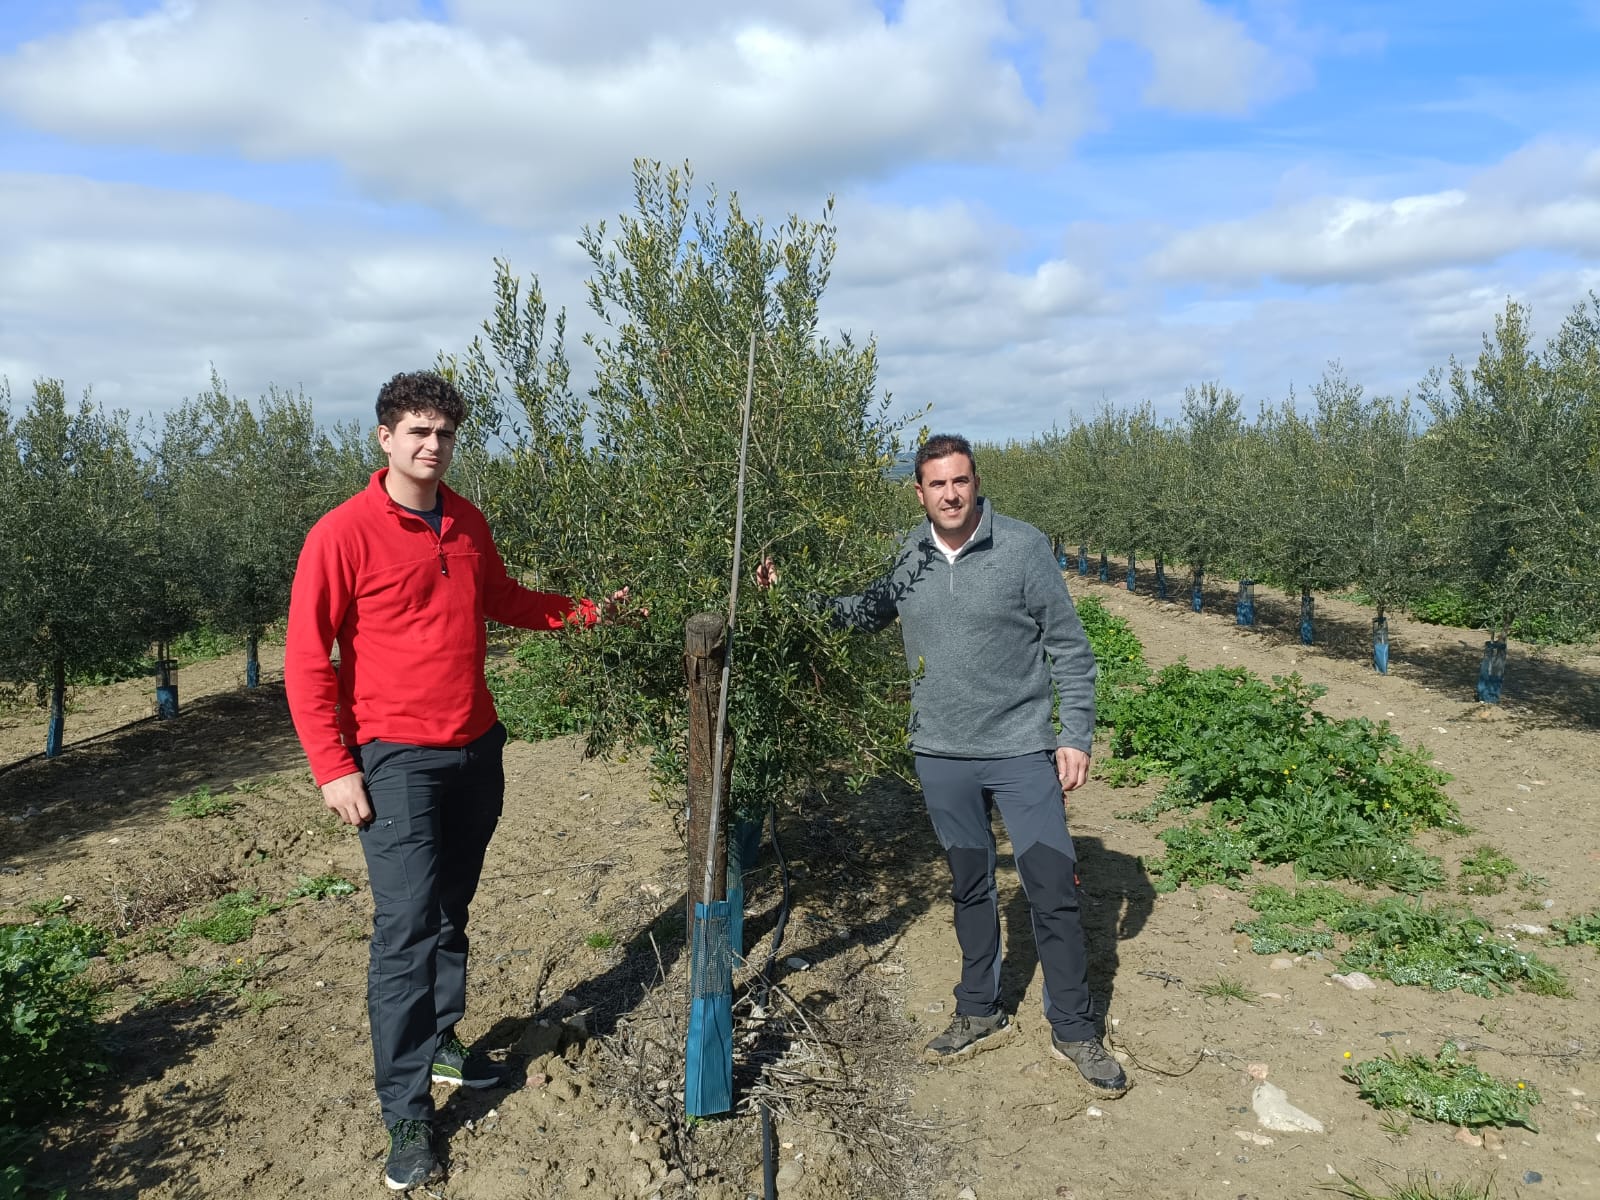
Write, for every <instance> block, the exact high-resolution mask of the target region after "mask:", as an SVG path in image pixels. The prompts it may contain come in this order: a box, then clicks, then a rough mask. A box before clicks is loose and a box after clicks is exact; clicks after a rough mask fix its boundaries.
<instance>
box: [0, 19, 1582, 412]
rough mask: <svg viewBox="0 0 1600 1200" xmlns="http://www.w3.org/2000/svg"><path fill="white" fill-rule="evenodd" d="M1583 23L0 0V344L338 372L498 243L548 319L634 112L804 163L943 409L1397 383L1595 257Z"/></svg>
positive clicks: (710, 158)
mask: <svg viewBox="0 0 1600 1200" xmlns="http://www.w3.org/2000/svg"><path fill="white" fill-rule="evenodd" d="M1596 61H1600V3H1597V2H1596V0H1587V2H1579V0H1572V2H1566V0H1531V2H1530V3H1529V4H1526V5H1521V6H1516V7H1515V8H1513V6H1509V5H1504V4H1502V3H1498V2H1493V0H1476V2H1458V3H1450V4H1446V3H1438V2H1433V0H1424V2H1414V3H1409V4H1405V5H1395V4H1390V3H1339V4H1312V3H1309V2H1299V0H1241V2H1239V3H1229V4H1222V3H1206V2H1205V0H1099V2H1093V0H1082V2H1081V3H1080V2H1077V0H897V2H894V3H887V2H876V3H875V2H874V0H781V2H780V0H755V2H752V0H746V2H744V3H732V2H729V0H682V2H681V3H680V4H677V5H661V4H659V3H656V2H654V0H610V2H609V3H600V2H598V0H597V2H596V3H591V4H589V5H586V6H577V5H543V4H532V3H528V2H527V0H275V2H274V3H273V4H270V5H269V4H262V3H260V2H259V0H159V2H143V3H137V4H134V3H117V2H115V0H102V2H96V3H30V4H23V3H9V4H6V3H0V279H4V280H5V281H6V284H5V287H4V288H3V289H0V375H4V376H6V377H7V378H8V379H9V380H10V383H11V387H12V391H13V394H14V396H16V395H18V394H19V393H20V394H25V393H26V391H27V388H28V385H29V383H30V382H31V380H32V379H34V378H37V377H39V376H52V377H60V378H63V379H65V380H66V381H67V383H68V385H69V387H71V388H73V389H78V388H83V387H92V388H93V390H94V394H95V395H96V396H98V397H99V398H100V399H102V400H104V401H106V402H107V403H110V404H114V405H117V406H120V407H126V408H129V409H131V410H133V411H135V412H136V413H147V412H159V411H161V410H163V409H165V408H167V407H169V406H171V405H172V404H174V403H176V402H178V401H180V400H181V399H183V398H184V397H185V396H188V395H192V394H194V393H195V392H196V391H198V390H200V389H201V388H203V387H204V386H205V385H206V382H207V380H208V378H209V374H210V370H211V368H212V366H215V368H216V369H217V370H218V371H219V372H220V373H221V374H222V375H223V377H224V378H226V379H227V380H228V381H229V383H230V384H231V385H232V387H233V389H234V390H235V391H237V392H240V393H243V394H246V395H253V394H256V393H259V392H262V391H264V390H265V389H266V388H267V387H268V386H269V385H270V384H277V385H280V386H287V387H291V388H292V387H296V386H303V387H304V388H305V390H306V392H307V393H308V394H309V395H310V396H311V397H312V398H313V400H314V401H315V403H316V406H317V411H318V413H319V415H321V416H322V417H324V418H325V419H328V420H333V419H340V418H348V417H351V416H359V415H363V414H364V413H366V412H367V411H368V406H369V404H370V398H371V396H372V395H373V394H374V392H375V390H376V387H377V385H378V383H379V382H381V381H382V379H384V378H386V377H387V376H388V375H389V374H391V373H393V372H394V371H396V370H399V369H404V368H408V367H411V366H415V365H419V364H425V363H428V362H430V361H432V359H433V358H434V356H435V354H436V353H437V352H439V351H441V350H443V351H446V352H452V351H459V350H461V349H463V348H464V347H465V346H466V344H467V343H468V342H469V341H470V339H471V337H472V336H473V334H474V332H475V331H476V329H477V327H478V325H479V323H480V322H481V321H482V320H483V318H484V317H485V316H487V315H488V310H489V306H490V304H491V303H492V293H491V288H490V284H491V275H492V260H493V258H494V256H496V255H502V256H504V257H506V258H508V259H509V260H510V261H511V263H512V265H513V267H514V268H515V269H516V270H518V271H519V272H521V273H524V274H529V273H533V274H537V275H539V277H540V278H541V280H542V282H543V284H544V286H545V290H546V293H547V295H548V296H549V297H550V299H551V300H552V302H553V303H554V304H556V305H563V304H564V305H565V306H566V307H567V308H568V309H569V310H570V312H571V314H572V318H573V323H574V326H575V329H576V331H577V332H581V331H582V329H583V328H584V324H585V322H586V321H587V320H588V315H587V313H586V311H585V310H584V305H583V291H582V279H583V276H584V263H583V261H582V258H581V255H580V254H579V253H578V251H577V249H576V245H575V240H576V237H577V234H578V231H579V229H580V228H581V226H582V225H584V224H585V223H592V222H594V221H596V220H598V219H600V218H605V217H608V216H612V215H614V214H616V213H618V212H619V211H622V210H624V209H625V208H626V207H627V205H628V203H629V200H630V188H629V170H630V164H631V160H632V158H633V157H634V156H635V155H642V156H646V157H653V158H660V159H663V160H666V161H669V162H675V161H682V160H684V159H688V160H690V161H692V162H693V163H694V164H695V168H696V174H697V177H698V178H699V179H700V180H701V181H703V182H706V183H712V182H714V183H715V184H716V185H717V186H718V188H719V189H720V190H722V191H724V192H726V191H728V190H737V191H738V192H739V193H740V194H741V196H742V198H743V199H744V201H745V205H746V208H747V210H754V211H757V212H760V213H762V214H764V215H765V216H767V217H768V218H769V219H772V220H776V219H778V218H780V217H781V216H783V215H784V214H785V213H787V212H789V211H798V212H800V213H801V214H803V215H806V216H813V215H816V214H818V213H819V212H820V210H821V206H822V203H823V200H824V199H825V198H826V197H827V196H830V195H832V196H834V197H836V209H835V215H836V218H837V221H838V226H839V243H840V253H839V258H838V261H837V268H836V271H835V275H834V279H833V283H832V285H831V287H830V290H829V295H828V299H827V306H826V310H825V312H826V320H827V323H828V324H829V326H830V327H831V328H835V329H837V328H845V329H848V330H850V331H851V332H852V333H854V334H855V335H857V336H858V337H861V336H866V335H869V334H870V335H873V336H875V337H876V338H877V340H878V345H879V348H880V352H881V357H882V383H883V386H884V387H885V388H886V389H887V390H889V391H890V392H892V393H893V394H894V396H895V397H896V399H897V401H898V402H899V403H901V404H902V405H903V406H904V408H905V409H906V410H912V409H916V408H920V407H922V406H924V405H928V404H931V405H932V406H933V416H932V418H931V420H932V422H933V423H934V424H936V425H939V426H940V427H943V428H954V429H960V430H962V431H964V432H968V433H970V434H972V435H974V436H977V437H983V438H1006V437H1025V436H1027V435H1028V434H1030V433H1032V432H1035V431H1037V430H1041V429H1045V428H1048V427H1050V426H1051V425H1058V424H1062V423H1065V422H1066V421H1067V420H1069V419H1070V418H1071V416H1072V415H1073V414H1087V413H1089V412H1091V411H1093V410H1094V409H1096V408H1098V407H1099V406H1100V405H1101V404H1103V403H1105V402H1107V401H1110V402H1112V403H1116V404H1137V403H1140V402H1144V401H1149V402H1150V403H1151V404H1153V405H1154V406H1155V407H1156V408H1157V409H1158V411H1161V412H1165V413H1172V412H1175V411H1176V409H1177V406H1178V404H1179V402H1180V401H1181V398H1182V395H1183V390H1184V388H1185V386H1187V385H1190V384H1194V383H1198V382H1200V381H1203V380H1212V379H1216V380H1220V381H1221V382H1223V383H1225V384H1227V385H1228V386H1231V387H1233V388H1234V389H1235V390H1237V391H1239V392H1241V393H1242V394H1243V395H1244V396H1245V397H1246V399H1247V401H1248V402H1249V403H1251V404H1254V403H1258V402H1260V403H1277V402H1279V401H1281V400H1282V399H1283V398H1285V397H1286V396H1287V395H1288V394H1289V390H1290V388H1291V387H1293V388H1295V389H1296V390H1297V391H1299V392H1301V393H1304V391H1305V390H1306V389H1307V388H1308V387H1309V385H1310V384H1311V383H1313V382H1314V381H1315V380H1316V378H1317V377H1318V375H1319V374H1320V373H1321V371H1322V370H1323V368H1324V366H1325V364H1326V363H1327V362H1328V361H1330V360H1334V359H1337V360H1339V361H1340V362H1341V363H1342V364H1343V366H1344V368H1345V370H1346V372H1347V373H1348V374H1349V375H1350V376H1351V377H1352V378H1354V379H1356V380H1358V381H1360V382H1362V383H1363V384H1364V385H1365V386H1366V387H1367V388H1368V389H1369V390H1372V391H1376V392H1391V393H1403V392H1406V391H1408V390H1412V389H1414V388H1415V386H1416V383H1417V381H1418V380H1419V379H1420V378H1421V377H1422V376H1423V374H1424V373H1425V372H1426V371H1427V370H1428V369H1429V368H1430V367H1433V366H1437V365H1442V364H1443V363H1445V362H1446V361H1447V360H1448V358H1449V357H1450V356H1451V355H1452V354H1454V355H1458V356H1463V357H1470V356H1471V355H1473V354H1475V353H1476V351H1477V348H1478V345H1479V340H1480V338H1481V335H1482V333H1483V331H1484V330H1486V329H1488V328H1490V327H1491V325H1492V322H1493V319H1494V316H1495V314H1496V313H1497V312H1498V311H1500V310H1501V309H1502V308H1503V307H1504V305H1505V303H1506V301H1507V300H1508V299H1516V300H1518V301H1521V302H1526V303H1528V304H1530V305H1532V307H1533V310H1534V315H1535V324H1536V326H1537V327H1539V328H1542V329H1546V330H1549V329H1553V328H1554V327H1555V325H1556V324H1557V323H1558V322H1559V321H1560V319H1561V317H1562V316H1563V315H1564V314H1565V313H1566V312H1567V311H1568V310H1569V309H1570V308H1571V307H1572V306H1573V305H1575V304H1577V303H1579V302H1580V301H1582V300H1583V299H1584V298H1585V297H1586V295H1587V294H1588V292H1589V291H1591V290H1597V289H1600V122H1597V121H1596V119H1595V116H1594V114H1595V113H1596V112H1600V77H1597V76H1596V73H1595V72H1594V70H1593V67H1592V64H1593V63H1594V62H1596ZM574 340H576V339H574ZM578 367H579V370H580V372H581V371H582V369H583V361H582V358H581V355H580V356H579V359H578ZM14 402H15V400H14Z"/></svg>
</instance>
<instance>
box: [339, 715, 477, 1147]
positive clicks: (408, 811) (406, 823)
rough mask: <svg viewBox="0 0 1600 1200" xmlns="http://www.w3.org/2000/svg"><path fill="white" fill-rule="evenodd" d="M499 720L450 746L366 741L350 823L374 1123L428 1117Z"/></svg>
mask: <svg viewBox="0 0 1600 1200" xmlns="http://www.w3.org/2000/svg"><path fill="white" fill-rule="evenodd" d="M505 744H506V731H505V726H503V725H500V724H496V725H495V727H494V728H493V729H491V730H490V731H489V732H488V733H486V734H484V735H483V736H482V737H480V738H478V739H477V740H476V741H473V742H470V743H468V744H467V745H465V746H462V747H460V748H458V749H454V750H441V749H432V748H429V747H426V746H410V745H405V744H402V743H399V742H381V741H380V742H368V743H367V744H366V745H364V746H362V747H360V749H359V750H358V751H357V756H358V757H359V759H360V762H361V771H362V774H363V775H365V776H366V783H367V795H368V796H369V797H370V798H371V800H372V812H373V816H372V823H371V824H370V825H368V826H367V828H365V829H363V830H362V831H361V849H362V851H363V852H364V853H365V855H366V859H367V878H368V880H369V883H370V886H371V888H372V902H373V908H374V913H373V922H372V952H371V957H370V959H369V961H368V965H367V1015H368V1017H369V1019H370V1020H371V1023H372V1067H373V1078H374V1080H375V1082H376V1083H377V1088H378V1102H379V1103H380V1104H381V1105H382V1107H383V1121H384V1124H385V1125H389V1126H393V1125H394V1123H395V1122H396V1121H399V1120H422V1121H427V1120H432V1118H433V1094H432V1082H431V1076H432V1074H433V1055H434V1050H435V1047H436V1046H437V1043H438V1039H439V1036H440V1035H441V1034H444V1033H447V1032H449V1031H450V1030H451V1029H453V1028H455V1024H456V1022H457V1021H459V1020H460V1019H461V1017H462V1015H463V1014H464V1013H465V1012H466V1005H467V909H468V906H469V905H470V904H471V903H472V897H473V894H474V893H475V892H476V891H477V890H478V876H479V875H480V874H481V873H482V871H483V856H484V852H485V851H486V850H487V849H488V847H489V839H490V838H491V837H492V836H493V835H494V829H495V825H496V824H497V823H498V822H499V820H500V809H501V806H502V803H503V801H504V798H505V787H506V778H505V771H504V768H503V767H502V765H501V751H502V749H503V748H504V747H505Z"/></svg>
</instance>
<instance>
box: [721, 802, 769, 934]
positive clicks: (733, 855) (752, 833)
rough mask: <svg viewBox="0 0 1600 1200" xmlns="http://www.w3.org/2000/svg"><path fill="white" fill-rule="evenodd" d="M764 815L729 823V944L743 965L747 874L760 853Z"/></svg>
mask: <svg viewBox="0 0 1600 1200" xmlns="http://www.w3.org/2000/svg"><path fill="white" fill-rule="evenodd" d="M761 820H762V819H761V818H760V817H759V816H758V817H738V818H736V819H735V820H734V821H733V822H732V823H731V824H730V825H729V826H728V947H729V949H731V950H732V952H733V962H734V965H735V966H743V965H744V874H745V872H746V871H748V870H750V869H751V868H752V867H754V866H755V865H756V860H757V859H758V858H760V857H761Z"/></svg>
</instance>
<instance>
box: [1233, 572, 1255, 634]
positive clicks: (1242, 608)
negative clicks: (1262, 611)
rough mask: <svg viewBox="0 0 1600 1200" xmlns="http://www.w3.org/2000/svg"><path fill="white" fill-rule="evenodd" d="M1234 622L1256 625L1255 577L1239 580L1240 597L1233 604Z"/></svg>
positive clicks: (1236, 623)
mask: <svg viewBox="0 0 1600 1200" xmlns="http://www.w3.org/2000/svg"><path fill="white" fill-rule="evenodd" d="M1233 623H1234V624H1235V625H1254V624H1255V623H1256V581H1255V580H1254V579H1241V580H1239V599H1238V600H1237V601H1236V602H1235V603H1234V606H1233Z"/></svg>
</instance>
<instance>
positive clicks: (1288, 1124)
mask: <svg viewBox="0 0 1600 1200" xmlns="http://www.w3.org/2000/svg"><path fill="white" fill-rule="evenodd" d="M1250 1107H1251V1108H1253V1109H1255V1113H1256V1120H1257V1122H1259V1123H1260V1125H1261V1127H1262V1128H1263V1129H1271V1130H1273V1131H1274V1132H1276V1133H1321V1132H1323V1125H1322V1122H1321V1121H1319V1120H1317V1118H1316V1117H1313V1116H1312V1115H1311V1114H1310V1113H1307V1112H1303V1111H1301V1110H1300V1109H1298V1108H1296V1107H1295V1106H1294V1105H1292V1104H1290V1103H1289V1097H1288V1095H1287V1094H1286V1093H1285V1092H1284V1090H1283V1089H1282V1088H1281V1087H1278V1086H1277V1085H1276V1084H1272V1083H1258V1084H1256V1090H1255V1092H1254V1093H1253V1094H1252V1095H1251V1097H1250Z"/></svg>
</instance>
